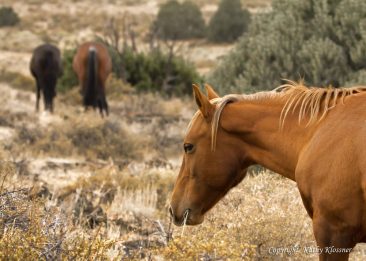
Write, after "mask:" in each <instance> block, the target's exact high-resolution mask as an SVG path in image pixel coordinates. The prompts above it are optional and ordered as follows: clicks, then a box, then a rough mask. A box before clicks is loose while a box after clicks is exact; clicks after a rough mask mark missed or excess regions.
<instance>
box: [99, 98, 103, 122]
mask: <svg viewBox="0 0 366 261" xmlns="http://www.w3.org/2000/svg"><path fill="white" fill-rule="evenodd" d="M98 109H99V113H100V116H102V118H104V115H103V100H99V99H98Z"/></svg>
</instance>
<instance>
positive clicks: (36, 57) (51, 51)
mask: <svg viewBox="0 0 366 261" xmlns="http://www.w3.org/2000/svg"><path fill="white" fill-rule="evenodd" d="M30 71H31V73H32V75H33V77H34V78H35V80H36V84H37V93H36V110H37V111H39V99H40V97H41V91H42V93H43V100H44V106H45V109H46V110H50V111H51V112H53V99H54V97H55V96H56V83H57V78H59V77H60V76H61V75H62V63H61V55H60V50H59V49H58V48H57V47H56V46H54V45H51V44H42V45H40V46H38V47H37V48H36V49H34V51H33V55H32V58H31V61H30Z"/></svg>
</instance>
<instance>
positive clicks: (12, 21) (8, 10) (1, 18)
mask: <svg viewBox="0 0 366 261" xmlns="http://www.w3.org/2000/svg"><path fill="white" fill-rule="evenodd" d="M19 22H20V19H19V17H18V15H17V13H16V12H14V10H13V8H12V7H7V6H4V7H1V8H0V27H2V26H14V25H16V24H18V23H19Z"/></svg>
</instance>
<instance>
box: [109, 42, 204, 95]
mask: <svg viewBox="0 0 366 261" xmlns="http://www.w3.org/2000/svg"><path fill="white" fill-rule="evenodd" d="M108 48H109V52H110V54H111V56H112V63H113V72H114V73H115V75H117V77H119V78H122V79H123V80H124V81H126V82H128V83H130V84H131V85H132V86H134V87H135V88H136V89H137V90H138V91H153V92H155V91H157V92H160V93H162V94H164V95H168V96H170V95H183V94H190V93H191V92H192V83H193V82H201V81H202V79H201V77H200V76H199V75H198V73H197V71H196V69H195V67H194V65H193V64H191V63H189V62H188V61H186V60H184V59H183V58H182V57H179V56H172V57H171V56H169V55H168V54H165V53H163V52H162V51H161V50H159V49H155V50H152V51H150V52H148V53H142V52H136V51H133V50H132V49H131V48H126V49H124V50H123V52H121V53H119V52H117V51H116V50H115V49H114V48H113V47H112V46H109V47H108Z"/></svg>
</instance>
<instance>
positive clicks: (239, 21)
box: [207, 0, 250, 42]
mask: <svg viewBox="0 0 366 261" xmlns="http://www.w3.org/2000/svg"><path fill="white" fill-rule="evenodd" d="M249 23H250V13H249V11H248V10H246V9H242V6H241V3H240V0H222V1H221V2H220V5H219V7H218V9H217V11H216V13H215V14H214V15H213V17H212V18H211V20H210V23H209V25H208V29H207V31H208V39H209V40H210V41H212V42H234V41H236V40H237V39H238V38H239V37H240V36H241V35H242V34H243V33H244V32H246V31H247V29H248V25H249Z"/></svg>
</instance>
